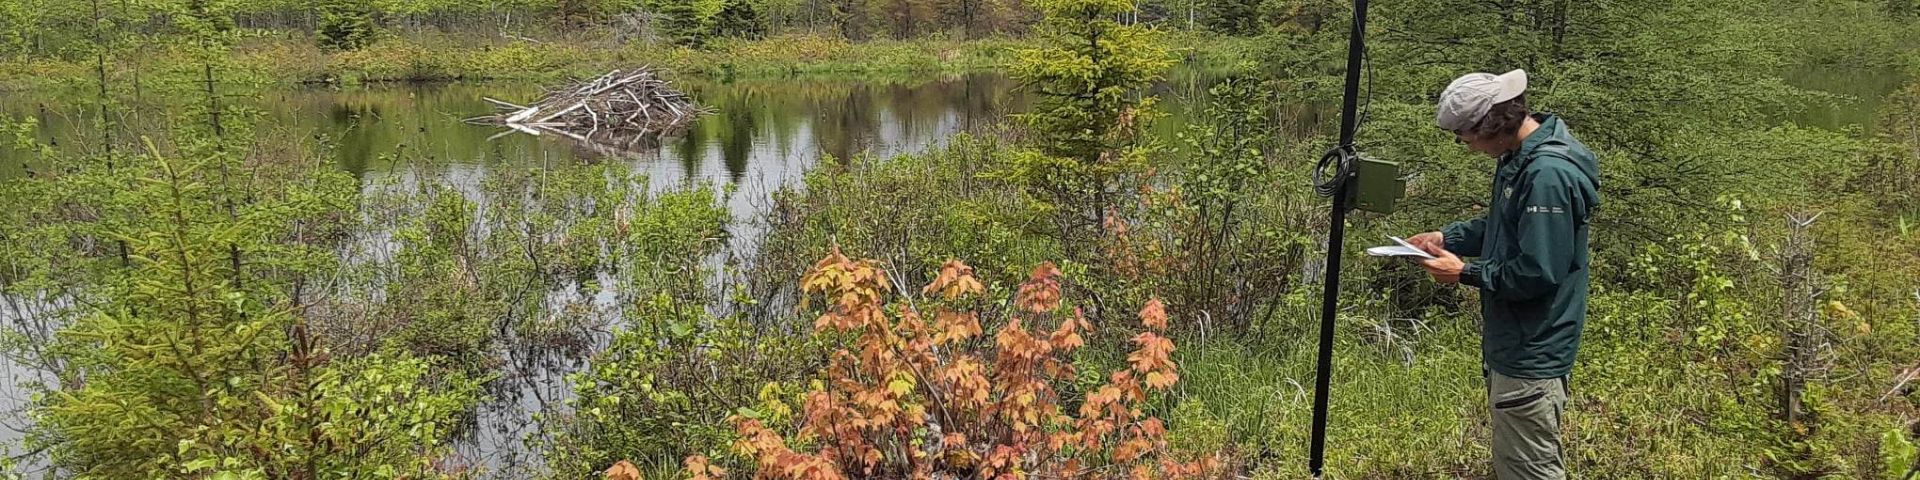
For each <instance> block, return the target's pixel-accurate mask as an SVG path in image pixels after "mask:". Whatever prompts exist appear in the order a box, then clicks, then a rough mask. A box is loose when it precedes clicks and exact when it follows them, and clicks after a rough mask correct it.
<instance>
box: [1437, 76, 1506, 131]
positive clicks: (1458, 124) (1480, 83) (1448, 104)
mask: <svg viewBox="0 0 1920 480" xmlns="http://www.w3.org/2000/svg"><path fill="white" fill-rule="evenodd" d="M1526 91H1527V71H1526V70H1514V71H1511V72H1507V73H1502V74H1499V75H1494V74H1491V73H1478V72H1475V73H1469V74H1466V75H1461V76H1460V78H1456V79H1453V83H1450V84H1447V89H1446V90H1445V91H1442V92H1440V105H1439V108H1438V111H1437V112H1435V113H1434V121H1436V122H1438V123H1439V124H1440V128H1444V129H1446V130H1447V131H1450V132H1451V131H1459V130H1461V129H1464V128H1467V127H1471V126H1473V124H1475V123H1480V118H1481V117H1485V116H1487V110H1488V109H1491V108H1493V104H1496V103H1500V102H1504V101H1508V100H1512V99H1513V97H1518V96H1520V94H1522V93H1526Z"/></svg>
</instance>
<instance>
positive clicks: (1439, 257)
mask: <svg viewBox="0 0 1920 480" xmlns="http://www.w3.org/2000/svg"><path fill="white" fill-rule="evenodd" d="M1407 242H1408V243H1412V242H1413V241H1412V240H1408V241H1407ZM1433 256H1434V257H1435V258H1434V259H1432V260H1421V261H1420V266H1422V267H1426V268H1427V274H1428V275H1432V276H1433V281H1434V282H1438V283H1460V271H1461V270H1463V269H1465V268H1467V264H1466V262H1462V261H1460V257H1457V256H1454V255H1453V252H1449V251H1446V249H1440V250H1439V251H1436V252H1433Z"/></svg>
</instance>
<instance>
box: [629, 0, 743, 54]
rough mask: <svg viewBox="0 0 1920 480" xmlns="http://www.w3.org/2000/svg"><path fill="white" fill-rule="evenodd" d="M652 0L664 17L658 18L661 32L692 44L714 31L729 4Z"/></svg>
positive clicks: (710, 0) (704, 0)
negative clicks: (721, 14)
mask: <svg viewBox="0 0 1920 480" xmlns="http://www.w3.org/2000/svg"><path fill="white" fill-rule="evenodd" d="M651 3H652V8H653V9H654V10H655V11H657V12H659V13H660V14H661V15H663V16H665V17H666V18H664V19H661V28H660V33H661V35H663V36H665V37H666V38H667V40H668V41H671V42H673V43H675V44H678V45H686V46H692V47H699V46H700V45H702V44H703V43H705V42H706V41H707V38H708V37H710V36H712V35H713V34H714V27H715V24H716V23H717V22H716V20H720V18H719V17H720V13H721V12H722V11H724V10H726V8H727V7H728V6H729V2H727V1H726V0H657V1H654V2H651ZM735 3H738V2H735ZM737 15H739V14H738V13H736V16H737ZM730 20H737V19H730ZM729 26H730V27H734V28H738V27H739V25H729Z"/></svg>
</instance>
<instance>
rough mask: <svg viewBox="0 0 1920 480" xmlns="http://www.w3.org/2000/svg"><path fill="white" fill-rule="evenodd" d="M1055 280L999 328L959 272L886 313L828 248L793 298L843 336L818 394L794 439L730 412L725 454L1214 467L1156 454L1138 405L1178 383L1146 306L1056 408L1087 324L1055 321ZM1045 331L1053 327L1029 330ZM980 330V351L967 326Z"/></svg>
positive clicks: (875, 464)
mask: <svg viewBox="0 0 1920 480" xmlns="http://www.w3.org/2000/svg"><path fill="white" fill-rule="evenodd" d="M1059 276H1060V271H1059V269H1058V268H1055V267H1054V266H1053V265H1052V264H1050V263H1049V264H1042V265H1041V266H1039V267H1037V268H1035V269H1034V272H1033V275H1032V277H1030V278H1029V279H1028V281H1027V282H1026V283H1024V284H1022V285H1020V288H1019V292H1018V293H1017V295H1016V297H1015V300H1014V303H1013V310H1011V311H1008V312H1005V313H1004V315H1005V316H1004V319H1001V318H995V317H998V316H1000V315H999V314H994V313H988V314H987V315H986V316H985V317H984V318H983V315H982V314H981V313H982V312H981V311H980V310H978V308H979V305H981V304H982V302H983V300H985V294H986V290H985V287H984V286H983V285H982V284H981V282H980V281H979V279H977V278H975V277H974V276H973V269H972V267H968V266H967V265H966V264H963V263H960V262H958V261H949V262H947V263H946V264H945V265H943V266H942V267H941V273H940V276H939V277H938V278H936V279H935V280H934V281H933V283H930V284H928V285H927V286H926V288H924V289H922V290H921V294H922V295H924V297H923V298H921V299H918V300H914V299H912V298H911V297H909V303H908V305H906V306H904V307H900V308H897V309H895V311H896V312H898V313H897V314H894V315H889V313H888V310H889V308H888V306H887V304H886V294H887V293H888V292H890V291H891V290H892V288H893V287H892V286H891V285H892V283H891V282H890V281H889V280H888V278H887V274H886V272H885V271H883V270H880V269H879V268H878V267H877V266H876V265H875V264H874V263H873V262H871V261H854V260H852V259H849V258H847V257H845V256H843V255H841V254H840V253H839V252H838V251H837V250H836V251H834V252H833V253H832V254H831V255H829V256H828V257H827V258H825V259H823V260H821V261H820V262H819V263H818V264H816V265H815V266H814V268H813V269H812V270H811V271H809V272H808V273H807V275H806V276H805V277H803V278H802V279H801V288H802V289H804V290H805V291H806V292H807V293H809V294H815V295H819V296H820V297H822V298H824V299H825V301H826V302H828V304H827V305H826V306H825V307H824V308H823V313H822V314H821V316H820V317H819V319H818V320H815V322H814V327H815V328H816V329H818V330H820V331H822V332H840V333H846V334H853V335H855V336H856V338H854V339H853V340H852V343H851V345H850V346H849V347H847V348H842V349H840V350H838V351H836V352H834V353H833V355H832V356H831V357H830V358H831V359H832V360H831V365H830V366H829V367H828V368H827V370H826V371H825V372H824V374H825V376H826V380H825V382H824V384H816V385H815V386H814V388H813V389H812V390H811V391H809V392H808V393H807V396H806V403H805V407H804V410H803V413H802V415H801V418H802V419H803V420H802V421H801V422H800V425H799V428H798V432H796V435H795V436H792V437H783V436H782V435H781V433H779V432H777V431H775V430H773V429H771V428H769V427H768V426H767V424H766V423H764V422H763V421H761V420H760V419H757V418H754V416H753V415H738V416H734V417H732V418H731V419H730V422H731V423H733V424H734V425H735V427H736V428H737V429H738V430H739V433H740V436H741V439H740V441H739V442H737V443H736V446H735V448H736V449H737V450H738V451H739V453H741V454H743V455H745V456H747V457H749V458H751V459H753V467H754V468H755V469H757V472H758V474H757V475H758V476H761V477H767V478H796V479H825V478H846V477H855V476H873V475H880V476H908V475H911V476H917V477H918V476H928V475H934V474H951V475H965V476H972V475H978V476H979V477H981V478H1023V477H1025V476H1027V475H1040V476H1051V475H1066V476H1076V477H1086V476H1094V477H1120V476H1125V475H1132V476H1133V478H1140V477H1142V476H1166V477H1168V478H1189V477H1197V476H1201V475H1206V474H1208V473H1209V472H1212V471H1217V470H1219V469H1220V468H1222V467H1221V465H1220V462H1219V459H1218V458H1216V457H1212V456H1207V457H1204V458H1203V459H1201V460H1197V461H1193V462H1191V463H1183V462H1180V461H1177V460H1176V459H1174V458H1172V457H1171V456H1167V455H1164V452H1165V451H1166V440H1165V434H1166V426H1165V424H1164V422H1162V421H1161V420H1160V419H1159V418H1157V417H1152V416H1147V415H1145V414H1144V413H1143V412H1142V410H1141V409H1142V408H1144V407H1145V406H1146V404H1147V403H1148V401H1149V399H1150V397H1152V396H1154V395H1156V394H1158V393H1159V392H1164V391H1166V390H1168V389H1169V388H1171V387H1172V386H1173V385H1174V384H1175V382H1177V381H1178V380H1179V375H1178V374H1177V373H1176V372H1175V364H1174V362H1173V361H1172V359H1171V355H1172V353H1173V348H1174V347H1173V342H1172V341H1171V340H1168V339H1166V338H1165V337H1161V336H1160V334H1159V333H1158V332H1162V331H1164V330H1165V329H1166V327H1167V324H1166V321H1167V315H1166V312H1165V311H1164V310H1163V309H1162V307H1161V305H1160V303H1159V301H1157V300H1155V301H1150V302H1148V304H1147V305H1146V307H1145V308H1143V309H1142V310H1141V311H1140V321H1141V323H1142V324H1144V325H1145V326H1146V327H1147V329H1148V331H1145V332H1141V333H1140V334H1138V335H1136V336H1134V337H1133V343H1134V344H1135V345H1136V347H1137V349H1136V350H1134V351H1133V353H1132V354H1130V355H1128V357H1127V360H1128V363H1129V366H1128V367H1127V368H1122V369H1120V370H1117V371H1115V372H1113V374H1112V375H1111V376H1110V377H1109V380H1108V381H1107V383H1106V384H1104V385H1101V386H1099V387H1098V388H1097V389H1095V390H1093V391H1090V392H1085V396H1084V398H1083V399H1082V401H1081V403H1080V406H1079V409H1078V413H1077V415H1067V414H1065V413H1063V411H1064V410H1065V408H1066V407H1067V402H1065V401H1064V399H1063V398H1062V395H1061V393H1060V392H1059V390H1057V389H1058V388H1059V386H1061V385H1063V382H1064V381H1065V380H1067V379H1071V378H1072V377H1073V375H1074V372H1073V368H1072V366H1071V365H1070V364H1069V363H1068V362H1067V360H1066V359H1067V357H1068V356H1070V355H1072V353H1073V352H1074V350H1076V349H1078V348H1080V347H1081V346H1082V345H1084V344H1085V339H1084V338H1083V337H1082V336H1081V333H1082V332H1086V331H1088V330H1090V329H1091V328H1092V325H1091V324H1089V323H1088V321H1087V319H1086V318H1085V316H1083V315H1082V314H1080V313H1079V309H1077V308H1076V309H1073V313H1068V309H1067V308H1066V307H1065V303H1064V299H1063V298H1062V294H1061V287H1060V279H1059ZM921 308H927V309H928V310H929V311H930V312H929V313H930V315H931V321H928V320H927V318H928V317H927V316H924V315H928V314H926V313H921ZM890 316H897V318H898V319H897V320H895V319H893V318H889V317H890ZM1055 321H1057V322H1059V326H1058V327H1057V328H1054V329H1053V330H1052V331H1051V332H1049V331H1047V330H1044V329H1043V328H1044V327H1043V325H1044V324H1047V323H1052V322H1055ZM996 323H997V324H999V325H1000V326H999V327H997V328H995V331H996V333H995V334H994V336H993V341H992V344H993V345H992V347H993V348H992V349H991V350H989V349H988V348H987V346H986V345H984V343H985V342H983V340H985V339H984V338H982V335H983V334H984V333H985V332H986V330H985V328H983V327H984V326H987V325H993V324H996ZM1028 325H1032V327H1029V326H1028ZM810 444H817V445H818V446H817V449H816V448H810V447H807V446H806V445H810ZM688 464H689V465H690V466H693V465H695V464H696V462H695V460H694V459H689V460H688ZM692 473H694V474H696V475H701V474H704V473H706V472H701V471H695V472H692Z"/></svg>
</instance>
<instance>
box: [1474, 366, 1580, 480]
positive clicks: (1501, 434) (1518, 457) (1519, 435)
mask: <svg viewBox="0 0 1920 480" xmlns="http://www.w3.org/2000/svg"><path fill="white" fill-rule="evenodd" d="M1571 393H1572V390H1570V389H1569V388H1568V386H1567V377H1559V378H1546V379H1530V378H1513V377H1509V376H1506V375H1501V374H1500V372H1493V371H1488V372H1487V402H1488V403H1490V404H1492V405H1493V474H1494V476H1495V477H1496V478H1499V479H1500V480H1533V479H1554V480H1559V479H1564V478H1567V469H1566V466H1565V465H1564V464H1563V463H1562V461H1561V457H1560V414H1561V413H1562V411H1563V410H1565V408H1566V405H1567V396H1568V395H1569V394H1571Z"/></svg>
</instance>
